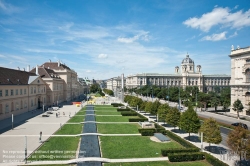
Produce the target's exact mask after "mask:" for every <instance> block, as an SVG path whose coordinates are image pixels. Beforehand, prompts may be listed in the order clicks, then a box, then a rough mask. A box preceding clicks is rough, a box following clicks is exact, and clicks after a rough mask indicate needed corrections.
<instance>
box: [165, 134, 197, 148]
mask: <svg viewBox="0 0 250 166" xmlns="http://www.w3.org/2000/svg"><path fill="white" fill-rule="evenodd" d="M165 131H166V135H167V136H169V137H170V138H171V139H173V140H175V141H176V142H178V143H179V144H181V145H182V146H184V147H185V148H196V146H194V145H193V144H191V143H189V142H188V141H186V140H184V139H183V138H181V137H179V136H178V135H176V134H174V133H172V132H171V131H168V130H165Z"/></svg>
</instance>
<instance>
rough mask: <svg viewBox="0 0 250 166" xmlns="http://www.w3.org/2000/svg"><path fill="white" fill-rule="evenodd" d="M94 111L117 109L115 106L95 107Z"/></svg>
mask: <svg viewBox="0 0 250 166" xmlns="http://www.w3.org/2000/svg"><path fill="white" fill-rule="evenodd" d="M95 110H96V111H117V107H95Z"/></svg>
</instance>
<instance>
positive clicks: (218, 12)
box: [183, 7, 250, 32]
mask: <svg viewBox="0 0 250 166" xmlns="http://www.w3.org/2000/svg"><path fill="white" fill-rule="evenodd" d="M183 24H185V25H187V26H188V27H191V28H195V29H200V30H201V31H204V32H208V31H209V30H210V29H211V28H212V27H214V26H217V25H221V26H222V27H231V28H238V29H239V28H242V27H245V26H250V9H249V10H248V11H246V12H243V11H242V10H240V11H237V12H235V13H233V12H231V11H230V9H229V8H221V7H219V8H214V9H213V11H211V12H209V13H205V14H203V15H202V16H201V17H200V18H199V17H192V18H189V19H188V20H186V21H184V22H183Z"/></svg>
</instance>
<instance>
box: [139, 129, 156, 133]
mask: <svg viewBox="0 0 250 166" xmlns="http://www.w3.org/2000/svg"><path fill="white" fill-rule="evenodd" d="M138 131H139V133H142V132H148V131H150V132H153V133H155V129H138Z"/></svg>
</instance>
